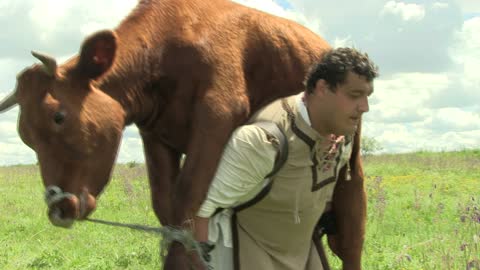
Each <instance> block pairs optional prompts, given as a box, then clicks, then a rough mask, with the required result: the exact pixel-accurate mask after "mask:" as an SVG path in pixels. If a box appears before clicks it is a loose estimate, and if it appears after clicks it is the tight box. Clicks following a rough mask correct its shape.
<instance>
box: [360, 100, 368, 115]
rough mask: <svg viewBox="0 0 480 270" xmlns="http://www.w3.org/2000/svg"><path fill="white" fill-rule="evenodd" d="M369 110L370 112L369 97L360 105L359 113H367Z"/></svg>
mask: <svg viewBox="0 0 480 270" xmlns="http://www.w3.org/2000/svg"><path fill="white" fill-rule="evenodd" d="M369 110H370V106H369V105H368V97H364V98H362V100H361V101H360V103H359V104H358V111H359V112H361V113H366V112H368V111H369Z"/></svg>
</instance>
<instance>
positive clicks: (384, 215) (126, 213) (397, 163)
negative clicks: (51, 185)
mask: <svg viewBox="0 0 480 270" xmlns="http://www.w3.org/2000/svg"><path fill="white" fill-rule="evenodd" d="M365 172H366V175H367V193H368V202H369V205H368V223H367V235H366V242H365V248H364V256H363V266H364V269H367V270H370V269H381V270H384V269H476V268H473V267H472V268H468V265H470V266H473V265H475V263H477V264H478V262H479V260H480V239H479V238H480V151H478V150H477V151H461V152H444V153H429V152H419V153H412V154H403V155H381V156H370V157H368V158H366V160H365ZM42 192H43V186H42V184H41V180H40V176H39V172H38V167H36V166H33V165H31V166H12V167H0V194H1V200H0V269H160V266H161V262H160V256H159V241H160V238H159V237H157V236H155V235H150V234H145V233H141V232H135V231H131V230H129V229H123V228H112V227H106V226H104V225H97V224H92V223H88V222H77V223H76V224H75V225H74V226H73V228H72V229H70V230H66V229H61V228H56V227H54V226H52V225H50V223H49V221H48V219H47V218H46V206H45V204H44V202H43V194H42ZM92 217H94V218H99V219H107V220H112V221H118V222H128V223H140V224H147V225H150V226H158V221H157V220H156V218H155V216H154V214H153V211H152V209H151V205H150V194H149V190H148V180H147V178H146V173H145V168H144V167H143V166H142V165H138V164H127V165H119V166H117V168H116V169H115V172H114V175H113V179H112V182H111V184H110V185H109V186H108V188H107V189H106V191H105V193H104V194H103V195H102V197H101V199H100V200H99V202H98V209H97V211H96V212H95V213H94V214H93V216H92ZM330 261H331V264H332V266H333V269H340V268H339V265H340V262H339V261H338V259H336V258H334V257H331V258H330Z"/></svg>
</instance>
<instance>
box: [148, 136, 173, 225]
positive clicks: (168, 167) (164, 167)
mask: <svg viewBox="0 0 480 270" xmlns="http://www.w3.org/2000/svg"><path fill="white" fill-rule="evenodd" d="M141 135H142V139H143V148H144V152H145V161H146V164H147V169H148V178H149V180H150V191H151V196H152V206H153V210H154V211H155V215H156V216H157V218H158V219H159V220H160V223H162V225H168V224H171V223H172V221H173V216H172V193H173V184H174V180H175V178H176V177H177V176H178V173H179V162H180V153H179V152H178V151H175V150H174V149H172V148H170V147H168V146H167V145H165V144H164V143H162V142H160V141H159V140H158V138H153V137H152V136H151V135H150V134H148V133H141Z"/></svg>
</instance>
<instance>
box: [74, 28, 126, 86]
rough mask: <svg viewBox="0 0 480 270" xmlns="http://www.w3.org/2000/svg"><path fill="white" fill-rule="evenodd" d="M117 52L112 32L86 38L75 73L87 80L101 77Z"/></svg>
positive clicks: (101, 32) (114, 36) (98, 33)
mask: <svg viewBox="0 0 480 270" xmlns="http://www.w3.org/2000/svg"><path fill="white" fill-rule="evenodd" d="M116 50H117V38H116V35H115V33H114V32H112V31H110V30H104V31H100V32H97V33H95V34H93V35H92V36H90V37H88V38H87V39H86V40H85V41H84V42H83V45H82V48H81V49H80V58H79V59H78V64H77V71H78V72H79V73H80V74H81V75H82V76H85V77H87V78H89V79H96V78H98V77H100V76H101V75H103V74H104V73H105V72H106V71H107V70H108V69H110V67H111V66H112V64H113V61H114V59H115V53H116Z"/></svg>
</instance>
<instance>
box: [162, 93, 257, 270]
mask: <svg viewBox="0 0 480 270" xmlns="http://www.w3.org/2000/svg"><path fill="white" fill-rule="evenodd" d="M229 98H230V99H231V100H225V99H223V100H222V99H216V98H213V97H210V98H209V97H207V98H206V99H205V100H203V101H201V102H200V103H199V104H198V105H197V106H196V107H195V110H194V113H193V115H195V117H194V118H193V119H192V129H191V137H190V140H189V144H188V146H187V157H186V160H185V163H184V165H183V167H182V170H181V172H180V175H179V177H178V178H177V182H176V189H175V192H174V198H173V205H174V213H173V216H174V222H173V224H174V225H175V226H176V227H179V228H182V229H185V230H192V229H194V226H195V224H194V223H193V217H194V216H195V215H196V213H197V211H198V209H199V208H200V206H201V204H202V203H203V201H204V200H205V197H206V195H207V192H208V188H209V186H210V183H211V181H212V179H213V177H214V174H215V172H216V169H217V165H218V163H219V160H220V157H221V155H222V153H223V149H224V147H225V145H226V144H227V141H228V139H229V138H230V135H231V133H232V131H233V130H234V129H235V128H236V127H237V126H238V125H240V124H241V123H243V122H245V121H246V119H247V111H248V110H247V109H244V108H246V106H245V105H244V106H242V104H241V99H240V97H239V96H238V95H230V96H229ZM197 263H198V257H197V256H196V254H195V253H193V252H191V253H190V254H186V251H185V249H184V248H183V246H182V245H181V244H180V243H178V242H174V243H172V245H171V246H170V249H169V254H168V256H167V259H166V261H165V269H167V270H173V269H175V270H180V269H181V270H183V269H191V268H186V267H192V265H196V266H194V267H193V269H202V268H203V267H201V266H198V264H197Z"/></svg>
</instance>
